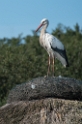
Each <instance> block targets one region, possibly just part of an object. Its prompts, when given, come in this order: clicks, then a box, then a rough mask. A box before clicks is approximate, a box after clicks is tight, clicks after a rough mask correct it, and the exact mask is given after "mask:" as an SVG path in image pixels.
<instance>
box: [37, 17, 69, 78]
mask: <svg viewBox="0 0 82 124" xmlns="http://www.w3.org/2000/svg"><path fill="white" fill-rule="evenodd" d="M48 25H49V21H48V20H47V19H46V18H45V19H42V21H41V24H40V25H39V27H38V28H37V29H36V32H37V31H38V30H39V29H40V28H41V27H42V30H41V33H40V38H39V42H40V45H41V46H42V47H44V49H45V50H46V51H47V53H48V55H49V59H48V72H47V76H48V75H49V73H50V65H51V64H52V71H53V75H54V62H55V58H57V59H58V60H59V61H60V62H61V63H62V64H63V66H64V67H68V66H69V63H68V59H67V55H66V50H65V47H64V45H63V44H62V42H61V41H60V40H58V39H57V38H56V37H54V36H53V35H51V34H49V33H46V28H47V27H48Z"/></svg>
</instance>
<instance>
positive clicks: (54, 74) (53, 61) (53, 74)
mask: <svg viewBox="0 0 82 124" xmlns="http://www.w3.org/2000/svg"><path fill="white" fill-rule="evenodd" d="M54 63H55V57H53V63H52V66H53V67H52V71H53V76H54V75H55V74H54Z"/></svg>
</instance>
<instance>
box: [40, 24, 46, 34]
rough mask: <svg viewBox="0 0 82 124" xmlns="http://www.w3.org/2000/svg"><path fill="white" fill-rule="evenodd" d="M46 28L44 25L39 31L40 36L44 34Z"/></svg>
mask: <svg viewBox="0 0 82 124" xmlns="http://www.w3.org/2000/svg"><path fill="white" fill-rule="evenodd" d="M46 28H47V25H44V26H43V27H42V29H41V34H43V33H45V32H46Z"/></svg>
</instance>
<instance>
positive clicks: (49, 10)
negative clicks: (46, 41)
mask: <svg viewBox="0 0 82 124" xmlns="http://www.w3.org/2000/svg"><path fill="white" fill-rule="evenodd" d="M43 18H48V20H49V27H48V29H47V31H48V32H50V33H51V32H52V29H55V28H56V27H57V24H58V23H61V24H63V25H65V26H69V27H71V28H73V27H74V25H75V24H76V23H78V24H79V26H80V28H82V0H0V38H4V37H7V38H11V37H18V35H19V34H21V33H22V34H23V36H26V35H29V34H32V30H35V29H36V28H37V26H38V25H39V23H40V21H41V20H42V19H43Z"/></svg>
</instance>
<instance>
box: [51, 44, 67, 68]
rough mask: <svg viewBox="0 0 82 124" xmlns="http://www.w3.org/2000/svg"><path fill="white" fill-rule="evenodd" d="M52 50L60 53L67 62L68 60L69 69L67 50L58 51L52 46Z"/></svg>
mask: <svg viewBox="0 0 82 124" xmlns="http://www.w3.org/2000/svg"><path fill="white" fill-rule="evenodd" d="M51 48H52V49H53V50H54V51H56V52H57V53H59V54H60V55H61V56H62V57H63V58H64V59H65V60H66V62H67V65H66V66H67V67H68V66H69V63H68V58H67V55H66V50H65V49H64V50H62V49H58V48H57V47H55V48H54V47H52V46H51Z"/></svg>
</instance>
